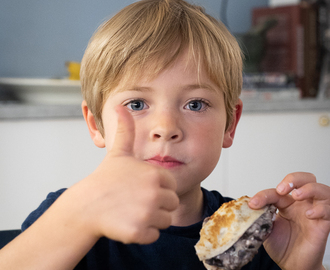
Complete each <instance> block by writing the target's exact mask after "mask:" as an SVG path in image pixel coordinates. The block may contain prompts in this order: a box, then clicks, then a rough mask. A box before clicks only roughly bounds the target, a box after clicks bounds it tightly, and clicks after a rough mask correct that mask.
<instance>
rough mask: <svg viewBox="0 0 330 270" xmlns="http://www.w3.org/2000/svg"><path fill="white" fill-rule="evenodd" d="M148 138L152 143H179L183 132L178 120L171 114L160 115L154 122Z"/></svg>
mask: <svg viewBox="0 0 330 270" xmlns="http://www.w3.org/2000/svg"><path fill="white" fill-rule="evenodd" d="M150 138H151V140H153V141H156V140H163V141H171V142H179V141H181V140H182V138H183V132H182V129H181V128H180V126H179V124H178V119H176V117H175V116H174V115H171V114H169V115H167V114H166V113H163V114H161V115H160V116H159V117H157V118H156V119H155V120H154V126H153V128H152V129H151V132H150Z"/></svg>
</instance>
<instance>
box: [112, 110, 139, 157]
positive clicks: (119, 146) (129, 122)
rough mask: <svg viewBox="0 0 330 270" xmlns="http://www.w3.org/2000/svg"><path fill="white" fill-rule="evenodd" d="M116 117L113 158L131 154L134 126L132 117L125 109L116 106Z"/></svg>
mask: <svg viewBox="0 0 330 270" xmlns="http://www.w3.org/2000/svg"><path fill="white" fill-rule="evenodd" d="M115 110H116V112H117V115H118V125H117V131H116V135H115V141H114V143H113V146H112V149H111V151H110V152H111V154H112V155H115V156H127V155H129V156H130V155H132V154H133V147H134V138H135V125H134V119H133V117H132V115H131V114H130V113H129V112H128V111H127V110H126V109H125V107H123V106H121V105H118V106H117V107H116V108H115Z"/></svg>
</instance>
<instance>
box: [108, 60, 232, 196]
mask: <svg viewBox="0 0 330 270" xmlns="http://www.w3.org/2000/svg"><path fill="white" fill-rule="evenodd" d="M119 104H121V105H123V106H126V107H127V110H128V111H129V112H130V113H131V115H132V116H133V119H134V123H135V141H134V155H135V157H136V158H138V159H140V160H144V161H145V162H149V163H152V164H157V165H160V166H162V167H164V168H166V169H167V170H169V171H170V172H171V173H172V174H173V175H174V177H175V178H176V179H177V186H178V188H177V193H178V195H179V196H180V195H183V194H185V193H186V192H189V191H191V190H192V189H196V188H199V186H200V182H201V181H202V180H204V179H205V178H206V177H207V176H208V175H209V174H210V173H211V172H212V170H213V169H214V167H215V166H216V164H217V162H218V160H219V157H220V153H221V149H222V147H229V146H230V144H231V141H232V138H231V137H232V136H233V135H232V134H231V132H230V131H226V130H225V127H226V110H225V104H224V97H223V93H222V92H221V91H220V89H218V88H217V86H216V85H215V84H214V83H213V82H212V81H211V80H210V79H209V78H208V76H207V75H206V73H204V72H201V74H200V76H199V78H198V74H197V67H196V66H195V65H193V64H188V65H187V64H186V57H185V55H184V54H183V55H182V56H181V57H179V58H178V60H177V61H176V62H175V63H174V65H173V66H171V67H169V68H168V69H166V70H165V71H164V72H162V73H161V74H160V75H159V76H158V77H156V78H155V79H153V80H151V81H146V80H144V79H143V78H141V80H140V81H138V82H137V83H135V84H134V85H132V86H131V85H130V86H118V87H117V88H116V89H114V90H113V92H112V94H111V95H110V97H109V98H108V99H107V100H106V102H105V105H104V108H103V111H102V120H103V126H104V144H105V146H106V148H107V151H109V150H110V149H111V148H112V145H113V142H114V138H115V134H116V127H117V114H116V112H115V107H116V106H117V105H119Z"/></svg>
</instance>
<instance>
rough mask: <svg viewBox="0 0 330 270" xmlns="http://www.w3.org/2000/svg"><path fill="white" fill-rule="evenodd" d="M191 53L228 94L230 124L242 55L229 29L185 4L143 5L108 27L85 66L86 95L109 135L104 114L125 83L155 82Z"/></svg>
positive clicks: (158, 1) (155, 1) (149, 1)
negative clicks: (114, 91)
mask: <svg viewBox="0 0 330 270" xmlns="http://www.w3.org/2000/svg"><path fill="white" fill-rule="evenodd" d="M185 49H188V52H189V57H192V58H193V59H194V61H195V63H196V65H197V67H198V70H200V68H201V67H203V68H204V69H205V71H206V73H207V74H208V75H209V77H210V79H211V80H212V81H213V82H214V83H215V84H216V85H217V86H218V87H219V89H221V91H223V93H224V98H225V106H226V112H227V127H228V126H229V125H230V123H231V121H232V117H233V113H234V111H235V105H236V104H237V101H238V98H239V95H240V91H241V87H242V54H241V50H240V48H239V45H238V43H237V42H236V40H235V38H234V37H233V36H232V35H231V34H230V33H229V31H228V30H227V29H226V27H225V26H224V25H223V24H222V23H221V22H219V21H217V20H216V19H215V18H213V17H211V16H209V15H208V14H206V13H205V11H204V9H203V8H201V7H199V6H196V5H192V4H189V3H187V2H185V1H183V0H142V1H138V2H135V3H133V4H131V5H129V6H127V7H125V8H124V9H122V10H121V11H120V12H119V13H117V14H116V15H115V16H114V17H112V18H111V19H110V20H108V21H107V22H105V23H104V24H103V25H101V26H100V28H99V29H98V30H97V31H96V33H95V34H94V36H93V37H92V39H91V41H90V43H89V45H88V47H87V49H86V52H85V55H84V57H83V60H82V63H81V64H82V65H81V73H80V77H81V84H82V94H83V97H84V99H85V100H86V102H87V106H88V108H89V109H90V110H91V112H92V113H93V115H94V117H95V119H96V124H97V127H98V129H99V130H100V132H101V133H102V135H103V124H102V109H103V105H104V103H105V101H106V99H107V97H108V96H109V94H110V93H111V90H112V89H114V88H115V87H116V86H118V85H119V82H120V83H122V82H123V81H128V80H129V81H132V80H134V79H138V78H141V76H144V77H145V76H148V77H149V78H150V79H152V78H155V77H156V76H157V75H159V74H160V73H161V72H162V71H163V70H165V69H166V68H167V67H169V65H170V64H172V63H173V62H174V61H175V60H176V59H177V57H178V56H179V55H180V54H181V53H182V52H183V50H185Z"/></svg>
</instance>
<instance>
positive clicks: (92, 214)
mask: <svg viewBox="0 0 330 270" xmlns="http://www.w3.org/2000/svg"><path fill="white" fill-rule="evenodd" d="M118 114H119V118H118V128H117V135H116V138H115V143H114V146H113V148H112V149H111V151H110V152H108V153H107V155H106V157H105V159H104V160H103V162H102V163H101V164H100V166H99V167H98V168H97V169H96V170H95V172H93V173H92V174H91V175H90V176H88V177H86V178H85V179H83V180H82V181H80V182H79V183H77V184H75V185H74V186H72V187H71V188H69V189H68V190H66V191H65V192H64V193H63V194H62V195H61V196H60V197H59V198H58V199H57V200H56V201H55V202H54V204H53V205H52V206H51V207H50V208H49V209H48V210H47V211H46V212H45V213H44V214H43V215H42V216H41V217H40V218H39V219H38V220H37V221H36V222H35V223H34V224H32V225H31V226H30V227H29V228H28V229H27V230H26V231H24V232H23V233H22V234H21V235H19V236H18V237H17V238H15V239H14V240H13V241H12V242H11V243H9V244H8V245H7V246H6V247H4V248H3V249H1V250H0V269H1V270H6V269H47V270H49V269H72V268H74V266H75V265H76V264H78V262H79V261H80V260H81V259H82V258H83V256H84V255H85V254H86V253H87V252H88V251H89V250H90V249H91V248H92V246H93V245H94V244H95V243H96V241H97V240H98V239H99V238H100V237H102V236H105V237H108V238H110V239H113V240H117V241H121V242H124V243H140V244H147V243H151V242H154V241H155V240H157V238H158V237H159V229H165V228H167V227H168V226H170V224H171V211H173V210H174V209H175V208H176V207H177V206H178V204H179V199H178V197H177V195H176V193H175V189H176V182H175V179H174V178H173V177H172V176H171V175H170V174H169V173H168V172H167V171H166V170H164V169H163V168H160V167H158V166H154V165H151V164H149V163H146V162H144V161H141V160H138V159H135V158H134V157H133V155H132V151H133V142H134V121H133V119H132V116H131V115H130V114H129V113H128V112H127V111H125V109H123V108H119V111H118Z"/></svg>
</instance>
